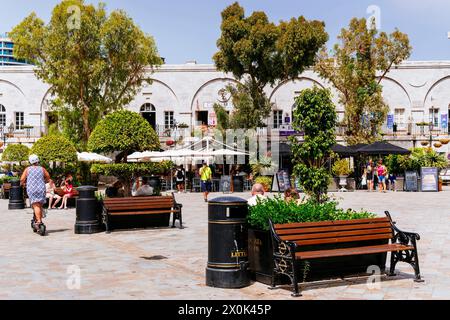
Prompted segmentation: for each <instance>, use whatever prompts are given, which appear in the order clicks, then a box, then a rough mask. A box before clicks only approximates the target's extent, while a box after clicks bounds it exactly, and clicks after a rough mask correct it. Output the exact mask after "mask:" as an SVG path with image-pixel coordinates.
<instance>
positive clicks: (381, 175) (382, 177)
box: [377, 159, 387, 192]
mask: <svg viewBox="0 0 450 320" xmlns="http://www.w3.org/2000/svg"><path fill="white" fill-rule="evenodd" d="M386 173H387V170H386V167H385V166H384V165H383V160H381V159H380V161H378V167H377V175H378V184H379V185H380V192H386Z"/></svg>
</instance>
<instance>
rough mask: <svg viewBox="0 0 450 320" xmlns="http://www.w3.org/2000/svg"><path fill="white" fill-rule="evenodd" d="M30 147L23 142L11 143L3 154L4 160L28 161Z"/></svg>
mask: <svg viewBox="0 0 450 320" xmlns="http://www.w3.org/2000/svg"><path fill="white" fill-rule="evenodd" d="M29 155H30V148H28V147H27V146H26V145H23V144H9V145H8V146H7V147H6V149H5V151H4V152H3V154H2V161H8V162H22V161H28V156H29Z"/></svg>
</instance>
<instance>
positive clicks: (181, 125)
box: [178, 122, 189, 129]
mask: <svg viewBox="0 0 450 320" xmlns="http://www.w3.org/2000/svg"><path fill="white" fill-rule="evenodd" d="M178 128H179V129H187V128H189V126H188V125H187V124H186V123H184V122H183V123H180V124H179V125H178Z"/></svg>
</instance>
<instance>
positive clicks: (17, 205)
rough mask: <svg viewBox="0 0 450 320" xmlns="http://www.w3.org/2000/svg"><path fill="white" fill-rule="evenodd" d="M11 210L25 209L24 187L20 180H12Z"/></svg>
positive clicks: (9, 207)
mask: <svg viewBox="0 0 450 320" xmlns="http://www.w3.org/2000/svg"><path fill="white" fill-rule="evenodd" d="M8 209H9V210H22V209H25V200H24V198H23V188H22V187H21V186H20V180H11V189H10V191H9V205H8Z"/></svg>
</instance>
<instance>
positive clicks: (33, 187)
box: [20, 154, 50, 227]
mask: <svg viewBox="0 0 450 320" xmlns="http://www.w3.org/2000/svg"><path fill="white" fill-rule="evenodd" d="M28 161H29V162H30V166H29V167H28V168H26V169H25V171H24V172H23V174H22V177H21V178H20V184H21V185H22V186H26V188H27V195H28V198H29V199H30V204H31V207H32V208H33V212H34V217H35V224H36V226H38V227H39V225H41V224H42V216H43V210H42V206H43V205H44V203H46V202H47V198H46V196H45V195H46V188H45V184H46V183H47V182H50V174H49V173H48V172H47V170H45V168H43V167H41V166H40V165H39V157H38V156H37V155H35V154H33V155H31V156H29V158H28Z"/></svg>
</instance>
